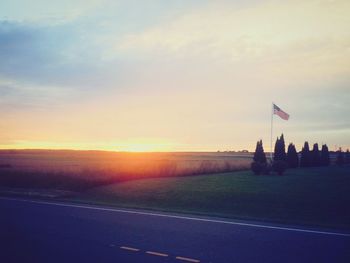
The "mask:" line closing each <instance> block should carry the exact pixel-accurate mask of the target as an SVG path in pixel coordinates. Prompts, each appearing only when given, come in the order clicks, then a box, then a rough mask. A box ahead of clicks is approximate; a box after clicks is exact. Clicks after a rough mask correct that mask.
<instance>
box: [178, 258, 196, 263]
mask: <svg viewBox="0 0 350 263" xmlns="http://www.w3.org/2000/svg"><path fill="white" fill-rule="evenodd" d="M176 259H178V260H182V261H187V262H194V263H198V262H200V260H198V259H193V258H185V257H176Z"/></svg>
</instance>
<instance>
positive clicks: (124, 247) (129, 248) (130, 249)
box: [119, 246, 140, 252]
mask: <svg viewBox="0 0 350 263" xmlns="http://www.w3.org/2000/svg"><path fill="white" fill-rule="evenodd" d="M119 248H120V249H124V250H129V251H134V252H137V251H140V249H138V248H134V247H126V246H121V247H119Z"/></svg>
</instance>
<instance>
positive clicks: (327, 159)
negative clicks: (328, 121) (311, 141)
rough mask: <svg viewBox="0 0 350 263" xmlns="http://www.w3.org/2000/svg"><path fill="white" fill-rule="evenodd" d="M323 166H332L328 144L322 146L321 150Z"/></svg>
mask: <svg viewBox="0 0 350 263" xmlns="http://www.w3.org/2000/svg"><path fill="white" fill-rule="evenodd" d="M320 162H321V165H322V166H328V165H329V164H330V157H329V151H328V147H327V145H326V144H323V145H322V150H321V161H320Z"/></svg>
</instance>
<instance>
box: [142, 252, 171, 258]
mask: <svg viewBox="0 0 350 263" xmlns="http://www.w3.org/2000/svg"><path fill="white" fill-rule="evenodd" d="M146 254H149V255H153V256H159V257H167V256H169V255H168V254H164V253H159V252H154V251H146Z"/></svg>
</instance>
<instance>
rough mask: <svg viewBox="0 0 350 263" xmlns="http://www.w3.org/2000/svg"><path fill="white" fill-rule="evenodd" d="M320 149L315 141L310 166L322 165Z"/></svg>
mask: <svg viewBox="0 0 350 263" xmlns="http://www.w3.org/2000/svg"><path fill="white" fill-rule="evenodd" d="M320 160H321V158H320V151H319V150H318V144H317V143H315V144H314V147H313V149H312V152H311V164H310V166H316V167H317V166H321V161H320Z"/></svg>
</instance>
